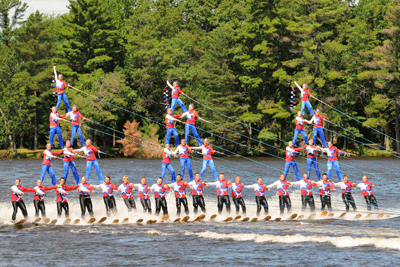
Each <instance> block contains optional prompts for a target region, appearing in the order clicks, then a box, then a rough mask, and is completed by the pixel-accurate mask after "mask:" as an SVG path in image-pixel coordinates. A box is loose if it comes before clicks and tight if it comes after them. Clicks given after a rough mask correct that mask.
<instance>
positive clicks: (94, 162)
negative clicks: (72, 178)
mask: <svg viewBox="0 0 400 267" xmlns="http://www.w3.org/2000/svg"><path fill="white" fill-rule="evenodd" d="M92 166H94V168H95V170H96V173H97V177H98V178H99V181H100V183H104V178H103V174H102V173H101V170H100V166H99V163H98V162H97V159H95V160H91V161H87V162H86V178H87V182H88V183H89V178H90V172H91V171H92Z"/></svg>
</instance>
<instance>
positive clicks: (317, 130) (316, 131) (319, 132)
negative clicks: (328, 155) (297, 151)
mask: <svg viewBox="0 0 400 267" xmlns="http://www.w3.org/2000/svg"><path fill="white" fill-rule="evenodd" d="M313 132H314V138H313V140H314V145H315V146H316V145H317V135H319V138H320V139H321V142H322V145H323V146H324V147H328V144H327V143H326V140H325V135H324V128H314V130H313Z"/></svg>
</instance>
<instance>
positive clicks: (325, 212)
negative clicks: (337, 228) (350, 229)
mask: <svg viewBox="0 0 400 267" xmlns="http://www.w3.org/2000/svg"><path fill="white" fill-rule="evenodd" d="M326 214H328V212H327V211H326V210H324V211H323V212H321V215H320V217H324V216H326Z"/></svg>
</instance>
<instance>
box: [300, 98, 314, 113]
mask: <svg viewBox="0 0 400 267" xmlns="http://www.w3.org/2000/svg"><path fill="white" fill-rule="evenodd" d="M305 106H307V108H308V110H309V111H310V114H311V116H314V110H313V108H312V106H311V103H310V101H301V115H302V116H304V108H305Z"/></svg>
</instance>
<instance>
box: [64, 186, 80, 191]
mask: <svg viewBox="0 0 400 267" xmlns="http://www.w3.org/2000/svg"><path fill="white" fill-rule="evenodd" d="M78 187H79V185H73V186H65V189H66V190H67V191H72V190H75V189H78Z"/></svg>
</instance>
